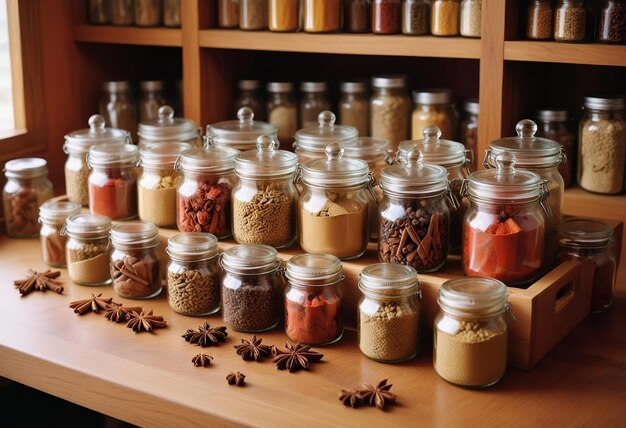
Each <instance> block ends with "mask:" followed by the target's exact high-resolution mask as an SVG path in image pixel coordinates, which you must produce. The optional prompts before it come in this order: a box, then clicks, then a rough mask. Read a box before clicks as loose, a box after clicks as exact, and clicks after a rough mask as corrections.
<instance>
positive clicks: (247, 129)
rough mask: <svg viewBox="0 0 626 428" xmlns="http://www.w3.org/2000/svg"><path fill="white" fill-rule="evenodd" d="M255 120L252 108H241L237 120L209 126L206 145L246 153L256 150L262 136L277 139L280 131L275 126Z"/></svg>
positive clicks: (205, 140) (205, 139)
mask: <svg viewBox="0 0 626 428" xmlns="http://www.w3.org/2000/svg"><path fill="white" fill-rule="evenodd" d="M254 119H255V115H254V112H253V111H252V109H251V108H250V107H241V108H240V109H239V110H238V111H237V120H226V121H224V122H218V123H214V124H212V125H207V127H206V133H205V138H204V145H205V146H207V145H215V146H217V147H224V148H233V149H237V150H241V151H242V152H245V151H247V150H254V149H256V142H257V139H258V138H259V137H260V136H262V135H267V136H270V137H272V138H276V137H277V134H278V129H277V128H276V127H275V126H274V125H272V124H269V123H267V122H262V121H260V120H254Z"/></svg>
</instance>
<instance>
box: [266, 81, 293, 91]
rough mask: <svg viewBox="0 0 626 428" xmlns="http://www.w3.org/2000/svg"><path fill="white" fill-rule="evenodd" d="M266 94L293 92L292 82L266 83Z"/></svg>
mask: <svg viewBox="0 0 626 428" xmlns="http://www.w3.org/2000/svg"><path fill="white" fill-rule="evenodd" d="M266 86H267V91H268V92H291V91H293V83H292V82H267V85H266Z"/></svg>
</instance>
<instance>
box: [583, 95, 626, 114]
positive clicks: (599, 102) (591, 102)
mask: <svg viewBox="0 0 626 428" xmlns="http://www.w3.org/2000/svg"><path fill="white" fill-rule="evenodd" d="M625 104H626V99H625V98H624V95H620V94H593V95H589V96H587V97H585V102H584V106H585V107H586V108H589V109H598V110H622V109H623V108H624V105H625Z"/></svg>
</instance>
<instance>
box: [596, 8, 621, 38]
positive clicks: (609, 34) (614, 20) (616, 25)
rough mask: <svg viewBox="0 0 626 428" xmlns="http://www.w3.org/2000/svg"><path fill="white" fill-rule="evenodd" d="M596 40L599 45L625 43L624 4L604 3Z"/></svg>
mask: <svg viewBox="0 0 626 428" xmlns="http://www.w3.org/2000/svg"><path fill="white" fill-rule="evenodd" d="M596 38H597V40H598V41H599V42H601V43H626V2H624V1H623V0H605V1H604V4H603V5H602V9H601V10H600V19H599V22H598V34H597V37H596Z"/></svg>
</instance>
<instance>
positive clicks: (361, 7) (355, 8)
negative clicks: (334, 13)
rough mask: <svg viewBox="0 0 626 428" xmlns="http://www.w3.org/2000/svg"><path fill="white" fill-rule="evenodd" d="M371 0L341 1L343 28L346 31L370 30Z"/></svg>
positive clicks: (360, 31) (362, 31) (365, 31)
mask: <svg viewBox="0 0 626 428" xmlns="http://www.w3.org/2000/svg"><path fill="white" fill-rule="evenodd" d="M371 3H372V1H371V0H345V1H344V2H343V28H344V30H345V31H346V32H348V33H367V32H369V31H371V28H372V27H371V24H370V23H371V18H370V13H371V10H372V6H371Z"/></svg>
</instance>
